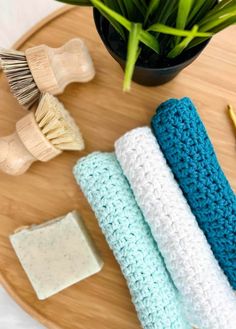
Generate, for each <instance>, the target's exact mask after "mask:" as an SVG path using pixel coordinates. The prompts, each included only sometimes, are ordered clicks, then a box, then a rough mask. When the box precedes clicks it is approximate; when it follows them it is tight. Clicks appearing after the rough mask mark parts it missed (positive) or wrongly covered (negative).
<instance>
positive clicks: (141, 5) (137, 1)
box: [131, 0, 147, 17]
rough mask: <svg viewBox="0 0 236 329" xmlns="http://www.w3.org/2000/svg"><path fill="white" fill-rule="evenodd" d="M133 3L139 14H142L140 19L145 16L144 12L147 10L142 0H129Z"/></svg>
mask: <svg viewBox="0 0 236 329" xmlns="http://www.w3.org/2000/svg"><path fill="white" fill-rule="evenodd" d="M131 1H133V3H134V5H135V6H136V8H138V10H139V12H140V13H141V14H142V17H144V16H145V13H146V10H147V4H146V3H145V1H144V0H131Z"/></svg>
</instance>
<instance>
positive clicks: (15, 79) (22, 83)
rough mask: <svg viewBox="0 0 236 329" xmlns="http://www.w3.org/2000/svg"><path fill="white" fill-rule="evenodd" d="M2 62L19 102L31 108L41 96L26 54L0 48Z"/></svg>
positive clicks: (0, 60) (12, 90)
mask: <svg viewBox="0 0 236 329" xmlns="http://www.w3.org/2000/svg"><path fill="white" fill-rule="evenodd" d="M0 62H1V66H2V70H3V72H4V73H5V74H6V77H7V79H8V82H9V85H10V89H11V92H12V94H13V95H14V96H15V97H16V98H17V100H18V102H19V103H20V104H21V105H22V106H24V107H26V108H27V109H29V108H30V107H31V106H32V105H33V104H34V103H35V102H37V101H38V100H39V98H40V91H39V89H38V87H37V85H36V83H35V81H34V78H33V76H32V74H31V71H30V68H29V66H28V63H27V59H26V56H25V54H24V53H23V52H20V51H15V50H5V49H0Z"/></svg>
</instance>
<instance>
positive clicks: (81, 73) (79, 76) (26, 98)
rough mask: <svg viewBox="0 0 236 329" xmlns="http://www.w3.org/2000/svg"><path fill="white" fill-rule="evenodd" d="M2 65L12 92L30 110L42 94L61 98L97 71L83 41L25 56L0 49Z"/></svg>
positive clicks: (32, 51)
mask: <svg viewBox="0 0 236 329" xmlns="http://www.w3.org/2000/svg"><path fill="white" fill-rule="evenodd" d="M0 63H1V66H2V69H3V72H4V73H5V74H6V76H7V79H8V82H9V85H10V89H11V92H12V93H13V95H14V96H15V97H16V98H17V100H18V102H19V103H20V104H21V105H22V106H24V107H25V108H27V109H29V108H30V107H31V106H32V105H33V104H34V103H36V102H37V101H38V100H39V99H40V95H41V93H46V92H48V93H50V94H52V95H58V94H61V93H62V92H63V91H64V89H65V87H66V86H67V85H68V84H69V83H72V82H88V81H90V80H92V79H93V77H94V75H95V69H94V66H93V61H92V58H91V56H90V54H89V51H88V49H87V47H86V45H85V43H84V42H83V40H81V39H79V38H76V39H72V40H70V41H69V42H67V43H66V44H65V45H63V46H62V47H61V48H50V47H48V46H46V45H40V46H36V47H33V48H29V49H27V50H26V51H25V52H20V51H15V50H5V49H0Z"/></svg>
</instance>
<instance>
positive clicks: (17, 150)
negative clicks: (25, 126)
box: [0, 132, 37, 175]
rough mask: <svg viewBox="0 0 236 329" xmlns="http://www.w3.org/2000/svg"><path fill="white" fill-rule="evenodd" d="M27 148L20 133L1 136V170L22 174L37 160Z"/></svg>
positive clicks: (10, 173) (11, 173) (12, 173)
mask: <svg viewBox="0 0 236 329" xmlns="http://www.w3.org/2000/svg"><path fill="white" fill-rule="evenodd" d="M36 160H37V159H35V157H34V156H33V155H32V154H31V153H30V152H29V151H28V150H27V149H26V148H25V146H24V144H23V143H22V141H21V140H20V138H19V136H18V134H17V133H16V132H15V133H14V134H12V135H9V136H6V137H2V138H0V170H2V171H3V172H5V173H7V174H9V175H21V174H23V173H24V172H26V170H27V169H28V168H29V167H30V166H31V164H32V163H33V162H34V161H36Z"/></svg>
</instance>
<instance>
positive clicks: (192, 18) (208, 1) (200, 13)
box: [188, 0, 216, 28]
mask: <svg viewBox="0 0 236 329" xmlns="http://www.w3.org/2000/svg"><path fill="white" fill-rule="evenodd" d="M196 2H197V3H198V2H199V5H198V6H199V7H198V6H197V4H196V5H195V7H196V6H197V9H198V10H197V11H196V12H195V10H196V9H195V7H193V12H194V15H192V11H191V13H190V15H189V21H188V27H189V28H191V27H192V26H193V25H194V24H199V21H200V20H201V19H202V17H204V16H205V15H206V14H207V13H208V12H209V10H211V9H212V8H213V7H214V6H215V3H216V0H203V1H202V0H196ZM200 5H201V6H200Z"/></svg>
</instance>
